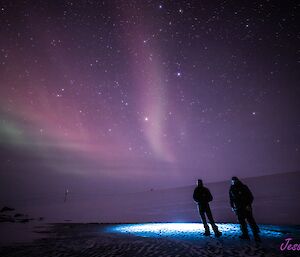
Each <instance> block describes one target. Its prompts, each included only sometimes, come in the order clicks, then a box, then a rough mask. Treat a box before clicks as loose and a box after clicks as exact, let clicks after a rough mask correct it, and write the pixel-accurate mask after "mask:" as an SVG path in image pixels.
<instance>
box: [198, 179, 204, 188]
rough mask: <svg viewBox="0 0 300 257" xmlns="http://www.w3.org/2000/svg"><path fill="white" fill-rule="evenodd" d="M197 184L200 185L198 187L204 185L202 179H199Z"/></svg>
mask: <svg viewBox="0 0 300 257" xmlns="http://www.w3.org/2000/svg"><path fill="white" fill-rule="evenodd" d="M197 185H198V187H202V186H203V182H202V179H198V181H197Z"/></svg>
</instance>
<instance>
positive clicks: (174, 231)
mask: <svg viewBox="0 0 300 257" xmlns="http://www.w3.org/2000/svg"><path fill="white" fill-rule="evenodd" d="M217 225H218V227H219V230H220V231H222V233H223V235H224V236H225V235H229V236H237V237H238V236H239V235H240V233H241V232H240V226H239V225H238V224H232V223H228V224H224V223H220V224H217ZM273 227H274V226H270V228H269V226H266V225H265V226H263V228H261V233H260V235H261V236H263V237H281V236H282V235H283V233H282V232H280V231H278V230H273ZM107 232H110V233H119V234H131V235H135V236H142V237H155V238H160V237H174V238H175V237H177V238H178V237H180V238H182V237H184V238H199V237H202V236H203V233H204V228H203V224H202V223H141V224H121V225H112V226H109V227H108V228H107ZM211 233H212V235H213V232H212V231H211Z"/></svg>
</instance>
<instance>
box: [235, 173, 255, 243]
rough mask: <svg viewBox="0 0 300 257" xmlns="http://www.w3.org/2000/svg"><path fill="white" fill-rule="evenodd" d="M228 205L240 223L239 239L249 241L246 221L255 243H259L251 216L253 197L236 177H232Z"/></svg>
mask: <svg viewBox="0 0 300 257" xmlns="http://www.w3.org/2000/svg"><path fill="white" fill-rule="evenodd" d="M229 197H230V205H231V208H232V210H233V211H234V212H235V214H236V215H237V218H238V221H239V223H240V227H241V231H242V235H241V236H240V238H241V239H247V240H249V239H250V238H249V234H248V228H247V223H246V220H247V221H248V223H249V225H250V227H251V230H252V232H253V236H254V239H255V241H258V242H259V241H260V237H259V228H258V226H257V224H256V222H255V220H254V217H253V214H252V207H251V205H252V202H253V195H252V193H251V191H250V189H249V188H248V187H247V186H246V185H245V184H243V183H242V182H241V181H240V180H239V179H238V178H237V177H232V179H231V187H230V190H229Z"/></svg>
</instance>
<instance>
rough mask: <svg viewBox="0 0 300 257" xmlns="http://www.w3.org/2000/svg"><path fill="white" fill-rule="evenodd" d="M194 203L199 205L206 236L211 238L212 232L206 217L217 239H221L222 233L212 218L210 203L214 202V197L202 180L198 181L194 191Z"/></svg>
mask: <svg viewBox="0 0 300 257" xmlns="http://www.w3.org/2000/svg"><path fill="white" fill-rule="evenodd" d="M193 198H194V201H195V202H197V204H198V209H199V214H200V216H201V219H202V222H203V226H204V229H205V233H204V235H206V236H209V235H210V230H209V226H208V224H207V221H206V216H207V218H208V220H209V222H210V224H211V226H212V229H213V231H214V233H215V236H216V237H220V236H221V235H222V233H221V232H220V231H219V230H218V227H217V225H216V224H215V221H214V218H213V216H212V213H211V210H210V207H209V202H211V201H212V200H213V197H212V195H211V193H210V191H209V189H208V188H206V187H204V186H203V182H202V180H201V179H198V183H197V187H196V188H195V190H194V194H193Z"/></svg>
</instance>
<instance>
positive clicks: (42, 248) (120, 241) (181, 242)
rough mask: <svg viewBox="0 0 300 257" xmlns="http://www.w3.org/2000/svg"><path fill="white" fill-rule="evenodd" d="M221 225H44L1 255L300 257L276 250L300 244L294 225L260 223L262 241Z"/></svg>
mask: <svg viewBox="0 0 300 257" xmlns="http://www.w3.org/2000/svg"><path fill="white" fill-rule="evenodd" d="M219 227H220V230H221V231H222V232H223V235H222V237H221V238H215V237H214V236H211V237H205V236H204V235H203V228H202V225H201V224H199V223H141V224H55V225H48V226H46V225H45V226H44V227H41V226H40V227H39V228H36V230H38V231H39V234H41V235H42V238H40V239H38V240H37V239H36V240H34V241H32V242H23V243H20V242H19V243H18V244H16V243H14V244H11V243H10V244H6V245H4V246H2V247H0V256H1V257H10V256H15V257H19V256H20V257H21V256H22V257H26V256H30V257H35V256H45V257H48V256H80V257H84V256H94V257H97V256H99V257H100V256H101V257H105V256H110V257H113V256H128V257H135V256H145V257H147V256H152V257H156V256H160V257H168V256H172V257H175V256H228V257H234V256H252V257H253V256H267V257H268V256H299V251H280V249H279V248H280V245H281V244H282V243H283V242H284V239H285V238H288V237H292V238H293V239H294V240H295V242H296V241H297V242H298V243H299V241H300V228H299V227H297V226H292V227H291V226H271V225H261V226H260V227H261V237H262V243H255V242H254V241H253V240H251V241H243V240H240V239H239V238H238V235H239V227H238V225H237V224H219Z"/></svg>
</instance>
